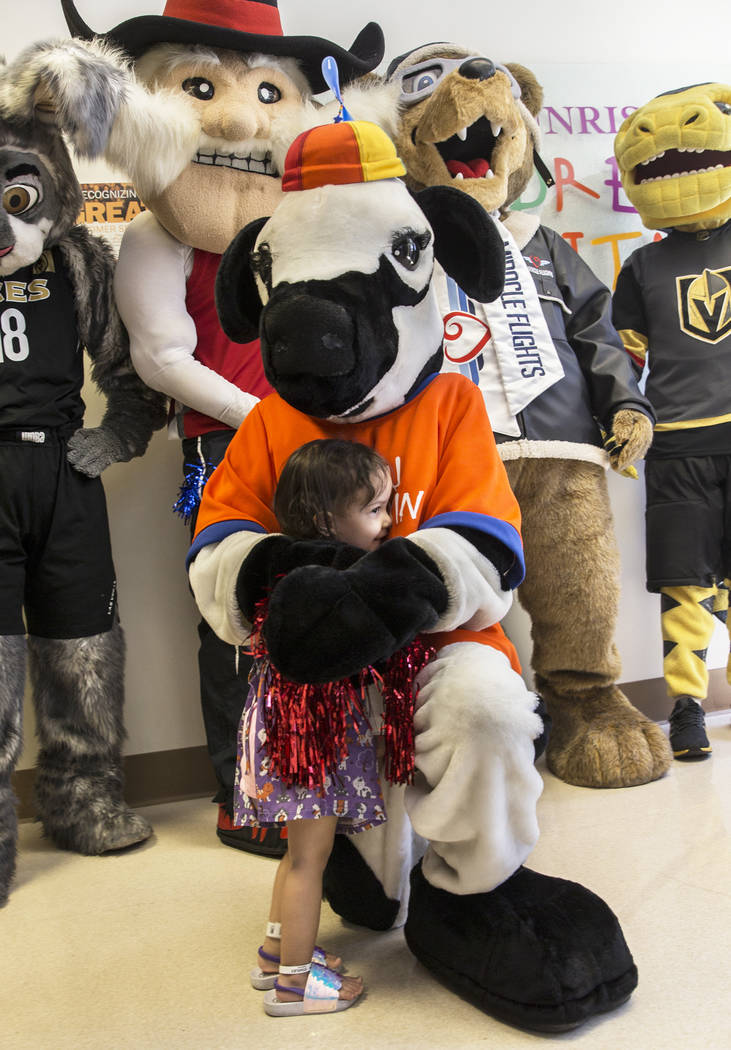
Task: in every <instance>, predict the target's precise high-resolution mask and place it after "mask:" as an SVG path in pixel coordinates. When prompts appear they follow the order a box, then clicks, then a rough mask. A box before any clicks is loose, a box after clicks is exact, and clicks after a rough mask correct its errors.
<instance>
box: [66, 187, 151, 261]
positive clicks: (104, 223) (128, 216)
mask: <svg viewBox="0 0 731 1050" xmlns="http://www.w3.org/2000/svg"><path fill="white" fill-rule="evenodd" d="M81 194H82V197H83V200H84V204H83V207H82V209H81V212H80V214H79V217H78V220H77V221H78V222H80V223H84V224H85V225H86V226H88V227H89V229H90V231H91V232H92V233H95V234H97V235H99V236H102V237H104V239H105V240H107V241H108V242H109V243H110V244H111V246H112V248H113V249H114V254H115V255H116V254H117V253H118V252H119V245H120V244H121V241H122V236H123V234H124V231H125V228H126V226H127V223H128V222H131V221H132V219H134V217H135V215H139V213H140V212H141V211H144V210H145V206H144V204H143V203H142V201H141V200H140V198H139V197H138V196H137V192H136V191H135V188H134V186H133V185H132V184H131V183H129V182H82V183H81Z"/></svg>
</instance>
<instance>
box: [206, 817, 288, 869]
mask: <svg viewBox="0 0 731 1050" xmlns="http://www.w3.org/2000/svg"><path fill="white" fill-rule="evenodd" d="M282 830H285V831H286V829H282ZM282 830H280V829H279V828H250V827H239V826H237V825H236V824H234V822H233V820H232V819H231V817H230V816H229V815H228V813H227V812H226V810H225V807H224V806H219V810H218V825H217V827H216V834H217V835H218V837H219V839H220V840H221V842H222V843H223V844H224V846H232V847H233V849H240V850H243V852H244V853H255V854H256V855H257V856H260V857H283V856H284V854H285V853H286V852H287V838H286V834H285V836H282Z"/></svg>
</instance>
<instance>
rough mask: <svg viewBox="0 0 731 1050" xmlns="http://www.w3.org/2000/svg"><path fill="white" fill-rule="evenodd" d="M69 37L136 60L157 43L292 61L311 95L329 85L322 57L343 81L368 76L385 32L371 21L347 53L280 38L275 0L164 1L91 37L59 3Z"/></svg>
mask: <svg viewBox="0 0 731 1050" xmlns="http://www.w3.org/2000/svg"><path fill="white" fill-rule="evenodd" d="M61 7H62V8H63V13H64V16H65V18H66V24H67V26H68V27H69V32H70V33H71V35H72V36H76V37H81V39H82V40H91V38H92V37H95V36H96V37H101V38H102V39H103V40H107V41H108V42H109V43H110V44H114V45H116V46H117V47H121V48H123V49H124V50H125V51H126V52H127V54H128V55H130V56H131V57H132V58H139V56H140V55H141V54H143V52H145V51H147V50H148V49H149V48H151V47H153V46H154V45H155V44H191V45H192V44H202V45H207V46H208V47H220V48H226V49H227V50H229V51H246V52H251V53H256V52H261V53H262V54H264V55H276V56H277V57H285V58H294V59H296V60H297V62H298V64H299V66H300V69H301V70H302V72H303V73H304V75H305V77H306V78H307V81H308V83H309V85H310V87H311V89H312V91H313V93H314V94H317V93H318V92H319V91H324V90H325V88H326V87H327V85H326V83H325V81H324V80H323V77H322V69H321V63H322V60H323V58H326V57H327V56H328V55H332V57H333V58H334V59H335V61H336V62H337V65H338V70H339V72H340V79H341V80H342V82H343V83H346V82H347V81H349V80H353V79H354V78H355V77H358V76H361V75H362V74H363V73H369V72H370V71H371V70H372V69H374V68H375V67H376V66H377V65H378V63H379V62H380V61H381V59H382V58H383V52H384V47H385V44H384V40H383V30H382V29H381V27H380V26H379V25H378V24H377V23H376V22H369V23H368V25H367V26H365V28H364V29H362V30H361V31H360V33H359V34H358V36H357V37H356V38H355V40H354V41H353V43H352V45H351V47H350V49H349V50H346V49H345V48H342V47H340V46H339V45H338V44H333V43H331V42H330V41H329V40H322V39H321V38H320V37H315V36H284V34H283V33H282V25H281V22H280V19H279V11H278V8H277V0H217V2H216V3H215V4H213V3H211V2H210V0H167V3H166V4H165V13H164V14H162V15H140V16H139V17H137V18H129V19H127V20H126V21H125V22H120V24H119V25H118V26H115V27H114V29H110V30H108V31H107V32H106V33H95V32H94V30H93V29H90V28H89V26H88V25H87V24H86V23H85V22H84V20H83V19H82V18H81V17H80V15H79V13H78V11H77V10H76V6H75V4H74V2H73V0H61Z"/></svg>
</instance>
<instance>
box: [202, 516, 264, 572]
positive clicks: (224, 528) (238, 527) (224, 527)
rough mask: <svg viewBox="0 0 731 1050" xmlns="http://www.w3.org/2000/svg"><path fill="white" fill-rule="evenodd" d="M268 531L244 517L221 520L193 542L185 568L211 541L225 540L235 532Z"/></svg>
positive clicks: (204, 530) (206, 529)
mask: <svg viewBox="0 0 731 1050" xmlns="http://www.w3.org/2000/svg"><path fill="white" fill-rule="evenodd" d="M266 531H267V530H266V529H265V528H264V527H263V526H262V525H260V524H259V523H258V522H257V521H246V520H244V519H242V518H237V519H236V520H235V521H219V522H217V523H216V524H215V525H209V526H208V527H207V528H205V529H203V531H202V532H199V533H198V535H197V536H196V538H195V539H194V540H193V542H192V543H191V545H190V550H189V551H188V555H187V557H186V559H185V568H186V570H187V569H189V568H190V563H191V562H192V561H193V560H194V558H195V556H196V555H197V554H198V551H200V550H202V549H203V548H204V547H207V546H208V545H209V544H211V543H220V542H221V540H225V539H226V537H227V536H232V535H233V534H234V533H235V532H261V533H265V534H266Z"/></svg>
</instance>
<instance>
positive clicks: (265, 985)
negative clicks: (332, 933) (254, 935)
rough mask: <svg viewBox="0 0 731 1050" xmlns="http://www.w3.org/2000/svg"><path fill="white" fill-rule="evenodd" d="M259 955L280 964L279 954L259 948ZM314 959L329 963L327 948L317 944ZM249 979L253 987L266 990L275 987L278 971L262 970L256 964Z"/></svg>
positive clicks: (321, 962)
mask: <svg viewBox="0 0 731 1050" xmlns="http://www.w3.org/2000/svg"><path fill="white" fill-rule="evenodd" d="M259 955H260V956H261V957H262V959H266V961H267V962H271V963H276V964H277V966H279V956H278V955H270V954H269V952H265V951H264V949H263V948H259ZM312 961H313V963H317V964H318V966H326V965H327V953H326V951H325V949H324V948H321V947H320V946H319V945H318V944H316V945H315V948H314V950H313V952H312ZM249 979H250V981H251V987H252V988H256V990H257V991H258V992H266V991H269V990H270V989H271V988H274V986H275V985H276V983H277V973H276V970H275V971H274V972H272V971H271V970H262V968H261V967H260V966H255V967H254V968H253V970H252V971H251V973H250V974H249Z"/></svg>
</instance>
